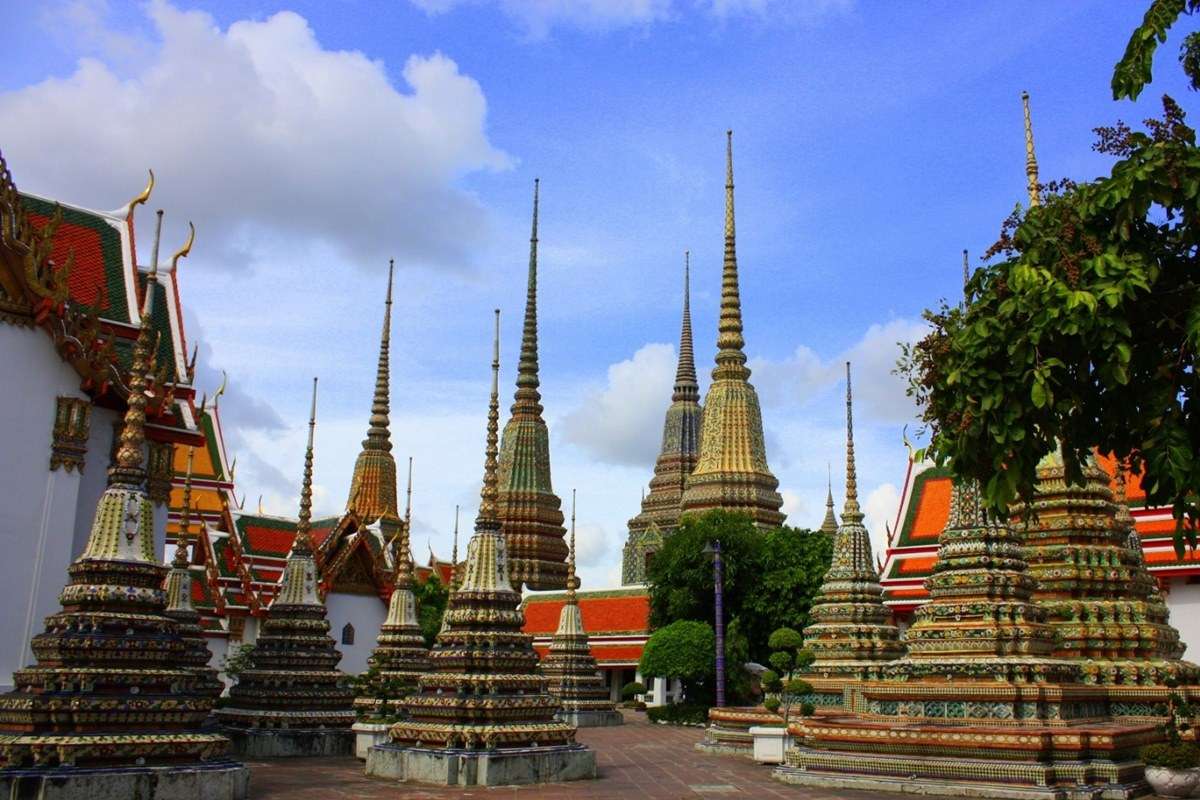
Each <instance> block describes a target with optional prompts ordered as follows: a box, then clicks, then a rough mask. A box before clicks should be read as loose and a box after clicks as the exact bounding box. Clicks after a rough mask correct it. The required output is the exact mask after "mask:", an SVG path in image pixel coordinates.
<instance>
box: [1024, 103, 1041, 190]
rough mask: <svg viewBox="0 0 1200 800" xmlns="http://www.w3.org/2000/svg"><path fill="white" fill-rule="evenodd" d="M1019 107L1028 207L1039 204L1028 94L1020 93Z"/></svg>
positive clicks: (1035, 157)
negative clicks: (1023, 134)
mask: <svg viewBox="0 0 1200 800" xmlns="http://www.w3.org/2000/svg"><path fill="white" fill-rule="evenodd" d="M1021 105H1022V106H1023V107H1024V109H1025V177H1026V180H1027V181H1028V183H1029V207H1030V208H1032V207H1033V206H1036V205H1040V204H1041V198H1040V197H1039V196H1038V163H1037V156H1036V155H1034V152H1033V122H1032V121H1031V120H1030V118H1029V92H1021Z"/></svg>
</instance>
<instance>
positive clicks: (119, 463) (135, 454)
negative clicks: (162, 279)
mask: <svg viewBox="0 0 1200 800" xmlns="http://www.w3.org/2000/svg"><path fill="white" fill-rule="evenodd" d="M162 220H163V212H162V209H159V210H158V214H157V220H156V222H155V226H154V247H153V249H152V255H151V266H150V272H148V273H147V274H146V287H145V294H144V295H143V299H142V314H141V317H142V319H141V323H140V325H139V326H138V335H137V339H136V340H135V341H134V344H133V360H132V363H131V364H130V366H129V397H128V399H127V401H126V407H125V417H124V420H123V423H122V426H121V434H120V436H119V437H118V441H119V444H118V446H117V457H116V464H115V465H114V466H113V467H112V469H110V470H109V471H108V482H109V484H110V485H111V484H114V483H119V484H124V485H130V486H140V485H141V484H142V483H143V481H145V479H146V471H145V470H144V469H143V468H142V464H143V463H144V455H143V453H142V447H143V446H144V445H145V443H146V428H145V426H146V398H147V388H148V378H149V374H150V373H151V371H152V370H153V369H154V366H153V364H154V350H153V345H152V344H151V339H150V330H151V327H152V326H151V320H150V316H151V314H152V313H153V311H154V287H155V285H156V284H157V283H158V245H159V241H160V240H161V239H162Z"/></svg>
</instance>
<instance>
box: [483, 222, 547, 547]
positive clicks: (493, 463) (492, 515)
mask: <svg viewBox="0 0 1200 800" xmlns="http://www.w3.org/2000/svg"><path fill="white" fill-rule="evenodd" d="M535 202H536V201H535ZM534 238H535V240H536V233H535V237H534ZM495 314H496V332H495V336H494V337H493V339H492V395H491V400H489V401H488V421H487V448H486V452H485V455H484V461H483V491H482V492H480V500H481V502H480V503H479V514H478V516H477V517H476V518H475V527H476V528H479V527H480V526H481V525H483V526H484V527H493V528H499V527H500V520H499V518H498V517H497V516H496V513H497V512H496V499H497V495H498V490H497V485H496V467H497V465H498V461H497V457H498V454H499V449H498V446H497V443H498V440H499V430H500V394H499V392H500V309H498V308H497V309H496V310H495Z"/></svg>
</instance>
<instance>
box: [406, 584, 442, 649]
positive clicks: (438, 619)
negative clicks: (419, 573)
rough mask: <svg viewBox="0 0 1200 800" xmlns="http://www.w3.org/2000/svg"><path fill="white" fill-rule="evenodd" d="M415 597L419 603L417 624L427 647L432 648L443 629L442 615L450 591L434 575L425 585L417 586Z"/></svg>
mask: <svg viewBox="0 0 1200 800" xmlns="http://www.w3.org/2000/svg"><path fill="white" fill-rule="evenodd" d="M413 595H414V596H415V597H416V601H417V624H418V625H420V626H421V635H422V636H424V637H425V646H426V647H432V646H433V641H434V639H436V638H437V634H438V631H439V630H441V627H442V615H443V614H444V613H445V612H446V601H447V600H449V599H450V590H449V589H448V588H447V587H446V586H444V585H443V584H442V582H441V580H440V579H439V578H438V576H437V575H436V574H432V575H430V576H429V578H428V580H426V581H425V582H424V583H420V584H418V585H417V587H416V590H415V591H414V592H413Z"/></svg>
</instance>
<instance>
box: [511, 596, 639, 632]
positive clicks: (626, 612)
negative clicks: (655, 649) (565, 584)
mask: <svg viewBox="0 0 1200 800" xmlns="http://www.w3.org/2000/svg"><path fill="white" fill-rule="evenodd" d="M565 602H566V598H565V596H564V595H563V594H561V593H557V594H554V595H550V596H544V597H538V596H536V595H534V596H531V597H529V598H528V599H526V601H525V629H524V630H525V632H526V633H532V634H534V635H537V634H552V633H554V631H556V630H557V629H558V617H559V614H560V612H561V611H562V607H563V605H564V604H565ZM579 611H580V614H582V615H583V629H584V630H585V631H587V632H588V633H590V634H601V633H635V632H637V633H641V632H648V631H649V630H650V598H649V596H648V595H646V594H645V590H644V589H639V590H633V591H627V590H618V591H614V592H598V593H596V594H594V595H591V596H589V595H588V594H587V593H584V592H580V593H579Z"/></svg>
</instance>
